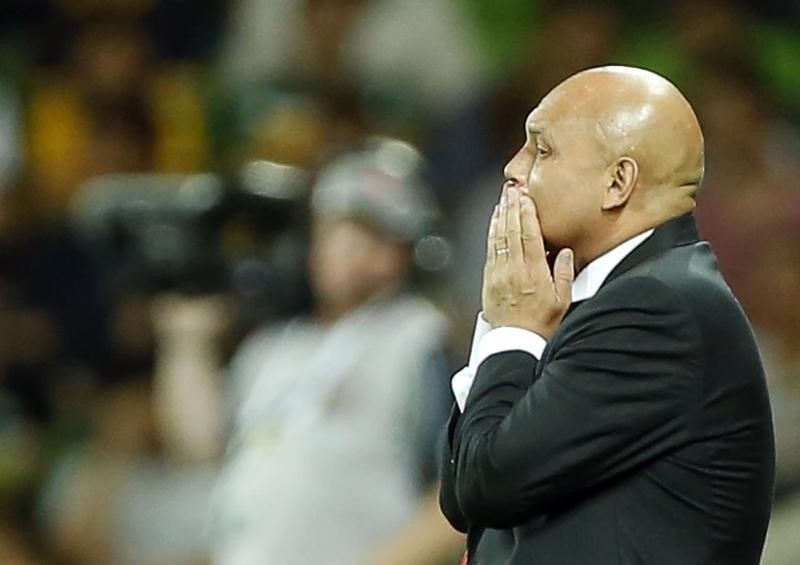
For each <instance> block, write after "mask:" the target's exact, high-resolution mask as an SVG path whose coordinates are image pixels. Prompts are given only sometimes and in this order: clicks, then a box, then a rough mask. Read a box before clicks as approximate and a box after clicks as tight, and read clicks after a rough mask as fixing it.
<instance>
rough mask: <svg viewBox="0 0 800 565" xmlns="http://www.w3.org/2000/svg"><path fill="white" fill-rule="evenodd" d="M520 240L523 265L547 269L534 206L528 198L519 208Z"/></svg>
mask: <svg viewBox="0 0 800 565" xmlns="http://www.w3.org/2000/svg"><path fill="white" fill-rule="evenodd" d="M520 208H521V209H520V222H521V229H522V234H521V240H522V247H523V254H524V257H525V263H527V264H528V265H531V266H532V267H534V268H536V269H539V270H541V269H542V268H544V269H547V256H546V253H545V250H544V239H543V238H542V228H541V227H540V225H539V217H538V216H537V214H536V204H534V202H533V199H532V198H530V197H529V196H525V197H523V198H522V203H521V207H520Z"/></svg>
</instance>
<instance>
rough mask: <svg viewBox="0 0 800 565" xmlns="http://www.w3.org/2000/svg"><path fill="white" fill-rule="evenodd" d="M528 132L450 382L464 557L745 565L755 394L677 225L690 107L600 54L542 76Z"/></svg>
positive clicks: (687, 233)
mask: <svg viewBox="0 0 800 565" xmlns="http://www.w3.org/2000/svg"><path fill="white" fill-rule="evenodd" d="M525 134H526V140H525V143H524V145H523V146H522V148H521V149H520V150H519V151H518V152H517V154H516V155H514V157H513V158H512V159H511V161H510V162H509V163H508V165H507V166H506V168H505V176H506V182H505V184H504V185H503V189H502V195H501V197H500V202H499V203H498V205H497V206H496V208H495V210H494V213H493V215H492V218H491V223H490V227H489V237H488V244H487V255H486V267H485V270H484V282H483V312H482V314H481V315H480V316H479V318H478V322H477V326H476V330H475V338H474V341H473V350H472V353H471V355H470V361H469V364H468V366H467V367H465V368H464V369H463V370H462V371H460V372H459V373H458V374H456V375H455V377H454V378H453V392H454V393H455V396H456V406H455V407H454V409H453V415H452V417H451V420H450V424H449V426H448V435H449V443H448V445H447V447H446V449H447V451H448V452H447V453H446V456H445V458H444V463H443V468H442V487H441V493H440V504H441V507H442V510H443V512H444V514H445V515H446V516H447V518H448V520H449V521H450V523H451V524H452V525H453V526H454V527H455V528H456V529H458V530H460V531H462V532H467V534H468V535H467V546H468V552H467V556H466V559H467V560H468V562H469V563H470V564H477V565H489V564H504V565H512V564H525V565H539V564H541V565H606V564H609V565H610V564H614V565H618V564H646V565H672V564H675V565H756V564H758V562H759V557H760V554H761V549H762V545H763V542H764V535H765V531H766V528H767V522H768V520H769V514H770V508H771V495H772V484H773V467H774V448H773V435H772V424H771V414H770V407H769V403H768V400H767V393H766V387H765V382H764V371H763V368H762V365H761V361H760V359H759V354H758V351H757V349H756V344H755V341H754V339H753V334H752V331H751V328H750V325H749V323H748V321H747V318H746V316H745V314H744V312H743V311H742V309H741V307H740V306H739V303H738V302H737V300H736V298H735V297H734V296H733V294H732V293H731V290H730V289H729V288H728V285H727V284H726V283H725V280H724V278H723V277H722V275H721V274H720V272H719V270H718V268H717V260H716V257H715V256H714V253H713V251H712V250H711V248H710V246H709V245H708V243H706V242H704V241H702V240H701V239H700V237H699V235H698V233H697V228H696V226H695V220H694V216H693V214H692V211H693V210H694V207H695V199H694V197H695V193H696V192H697V189H698V186H699V185H700V182H701V180H702V177H703V136H702V133H701V131H700V127H699V125H698V122H697V118H696V117H695V115H694V112H693V111H692V108H691V107H690V105H689V103H688V102H687V101H686V99H685V98H684V97H683V96H682V95H681V93H680V92H679V91H678V90H677V89H676V88H675V86H673V85H672V84H671V83H669V82H668V81H667V80H665V79H664V78H662V77H660V76H658V75H655V74H653V73H651V72H648V71H644V70H640V69H633V68H628V67H604V68H599V69H592V70H589V71H584V72H581V73H579V74H577V75H574V76H572V77H570V78H569V79H567V80H566V81H565V82H563V83H562V84H560V85H559V86H557V87H556V88H555V89H554V90H553V91H551V92H550V93H549V94H548V95H547V96H546V97H545V98H544V99H543V100H542V101H541V103H540V104H539V106H538V107H536V108H535V109H534V110H533V112H531V114H530V115H529V116H528V119H527V121H526V122H525ZM575 274H577V276H575ZM765 276H768V274H766V273H765Z"/></svg>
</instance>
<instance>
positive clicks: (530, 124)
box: [525, 105, 547, 134]
mask: <svg viewBox="0 0 800 565" xmlns="http://www.w3.org/2000/svg"><path fill="white" fill-rule="evenodd" d="M546 125H547V116H546V112H544V111H543V110H542V107H541V105H539V106H537V107H536V108H534V109H533V110H532V111H531V113H530V114H528V117H527V118H525V130H526V131H528V132H529V133H534V134H536V133H541V132H542V131H544V129H545V127H546Z"/></svg>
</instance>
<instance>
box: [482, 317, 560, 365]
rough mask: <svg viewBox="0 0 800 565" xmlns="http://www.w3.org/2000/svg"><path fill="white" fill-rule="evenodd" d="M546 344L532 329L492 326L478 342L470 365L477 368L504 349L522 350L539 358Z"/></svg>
mask: <svg viewBox="0 0 800 565" xmlns="http://www.w3.org/2000/svg"><path fill="white" fill-rule="evenodd" d="M546 346H547V341H545V339H544V338H543V337H542V336H540V335H539V334H537V333H534V332H532V331H529V330H523V329H522V328H512V327H507V326H504V327H499V328H494V329H493V330H490V331H488V332H487V333H486V334H485V335H484V336H483V337H482V338H481V340H480V343H478V351H477V359H476V363H475V364H474V365H472V366H473V367H474V368H475V369H476V370H477V368H478V365H480V364H481V363H483V362H484V361H485V360H486V359H487V358H488V357H490V356H492V355H494V354H495V353H502V352H504V351H524V352H526V353H530V354H531V355H533V356H534V357H536V359H540V358H541V357H542V352H543V351H544V348H545V347H546Z"/></svg>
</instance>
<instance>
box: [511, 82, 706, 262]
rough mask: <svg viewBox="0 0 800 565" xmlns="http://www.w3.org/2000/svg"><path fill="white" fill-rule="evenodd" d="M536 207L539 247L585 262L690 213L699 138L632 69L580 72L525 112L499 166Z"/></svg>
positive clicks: (676, 102) (688, 115)
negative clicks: (513, 146) (517, 145)
mask: <svg viewBox="0 0 800 565" xmlns="http://www.w3.org/2000/svg"><path fill="white" fill-rule="evenodd" d="M505 175H506V178H507V179H508V181H509V182H511V183H513V184H517V185H518V186H519V187H520V188H521V189H522V190H523V191H527V192H528V193H529V194H530V195H531V196H532V197H533V199H534V201H535V202H536V204H537V209H538V212H539V216H540V222H541V225H542V231H543V235H544V237H545V242H546V243H547V244H548V245H549V246H550V247H551V248H552V249H557V248H561V247H571V248H573V249H574V250H575V252H576V258H578V259H579V260H580V258H581V250H582V249H583V250H584V259H585V260H586V261H588V260H591V259H593V258H594V256H597V254H599V253H600V252H603V251H605V250H607V249H610V248H611V247H613V245H615V244H616V243H619V242H621V241H624V240H625V239H627V238H629V237H632V236H633V235H636V234H637V233H641V232H642V231H644V230H646V229H648V228H650V227H654V226H656V225H659V224H661V223H663V222H665V221H667V220H669V219H671V218H673V217H676V216H679V215H682V214H685V213H687V212H690V211H692V210H693V209H694V195H695V192H696V191H697V188H698V186H699V185H700V182H701V180H702V177H703V135H702V132H701V131H700V126H699V124H698V121H697V117H696V116H695V114H694V111H693V110H692V108H691V106H690V105H689V103H688V102H687V100H686V99H685V98H684V96H683V95H682V94H681V93H680V91H679V90H678V89H677V88H676V87H675V86H674V85H673V84H672V83H670V82H669V81H668V80H666V79H665V78H663V77H661V76H659V75H657V74H655V73H652V72H650V71H646V70H642V69H636V68H632V67H619V66H614V67H601V68H596V69H590V70H587V71H583V72H580V73H578V74H576V75H573V76H571V77H570V78H568V79H566V80H565V81H564V82H562V83H561V84H559V85H558V86H556V87H555V88H554V89H553V90H552V91H551V92H550V93H549V94H547V96H545V97H544V98H543V99H542V101H541V102H540V104H539V105H538V106H537V107H536V108H535V109H534V110H533V111H532V112H531V113H530V115H529V116H528V119H527V121H526V142H525V145H524V146H523V147H522V148H521V149H520V150H519V152H518V153H517V154H516V155H515V156H514V157H513V158H512V160H511V161H510V162H509V163H508V165H507V166H506V169H505Z"/></svg>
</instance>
